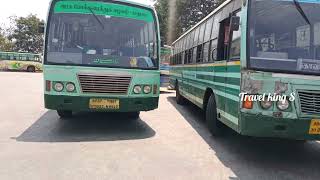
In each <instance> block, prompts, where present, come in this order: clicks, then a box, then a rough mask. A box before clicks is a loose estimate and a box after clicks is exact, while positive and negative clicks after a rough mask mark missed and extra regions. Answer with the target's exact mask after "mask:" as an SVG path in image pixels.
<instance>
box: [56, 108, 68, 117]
mask: <svg viewBox="0 0 320 180" xmlns="http://www.w3.org/2000/svg"><path fill="white" fill-rule="evenodd" d="M57 113H58V115H59V116H60V118H71V117H72V111H65V110H57Z"/></svg>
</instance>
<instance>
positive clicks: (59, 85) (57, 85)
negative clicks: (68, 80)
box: [53, 82, 64, 92]
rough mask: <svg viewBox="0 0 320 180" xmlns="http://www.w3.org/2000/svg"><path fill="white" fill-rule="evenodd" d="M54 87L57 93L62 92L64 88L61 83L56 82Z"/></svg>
mask: <svg viewBox="0 0 320 180" xmlns="http://www.w3.org/2000/svg"><path fill="white" fill-rule="evenodd" d="M53 87H54V90H55V91H57V92H61V91H62V90H63V88H64V86H63V84H62V83H61V82H56V83H55V84H54V86H53Z"/></svg>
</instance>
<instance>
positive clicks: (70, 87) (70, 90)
mask: <svg viewBox="0 0 320 180" xmlns="http://www.w3.org/2000/svg"><path fill="white" fill-rule="evenodd" d="M66 89H67V91H68V92H73V91H74V90H75V89H76V87H75V85H74V84H73V83H68V84H67V85H66Z"/></svg>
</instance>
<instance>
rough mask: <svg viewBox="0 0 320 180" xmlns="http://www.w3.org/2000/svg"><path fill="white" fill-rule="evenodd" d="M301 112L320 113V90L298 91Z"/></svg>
mask: <svg viewBox="0 0 320 180" xmlns="http://www.w3.org/2000/svg"><path fill="white" fill-rule="evenodd" d="M298 94H299V99H300V107H301V112H302V113H306V114H320V91H305V90H304V91H298Z"/></svg>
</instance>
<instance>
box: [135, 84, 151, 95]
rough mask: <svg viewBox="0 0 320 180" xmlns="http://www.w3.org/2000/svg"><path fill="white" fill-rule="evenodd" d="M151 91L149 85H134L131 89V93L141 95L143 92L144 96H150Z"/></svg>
mask: <svg viewBox="0 0 320 180" xmlns="http://www.w3.org/2000/svg"><path fill="white" fill-rule="evenodd" d="M151 91H152V88H151V86H150V85H145V86H141V85H136V86H134V88H133V92H134V93H135V94H141V93H142V92H143V93H144V94H150V93H151Z"/></svg>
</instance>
